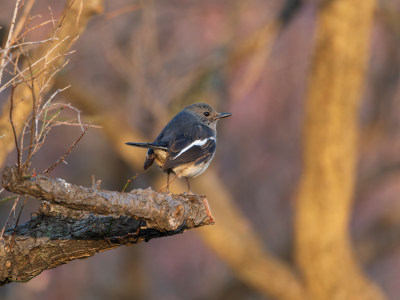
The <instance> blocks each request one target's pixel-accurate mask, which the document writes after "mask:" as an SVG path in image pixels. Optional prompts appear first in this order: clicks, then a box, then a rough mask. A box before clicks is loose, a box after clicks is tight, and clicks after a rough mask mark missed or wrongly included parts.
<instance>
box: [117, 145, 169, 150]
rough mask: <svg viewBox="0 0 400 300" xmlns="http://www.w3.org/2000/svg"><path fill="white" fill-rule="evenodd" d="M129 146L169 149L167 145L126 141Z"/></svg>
mask: <svg viewBox="0 0 400 300" xmlns="http://www.w3.org/2000/svg"><path fill="white" fill-rule="evenodd" d="M125 144H126V145H129V146H134V147H140V148H147V149H161V150H168V148H167V147H164V146H160V145H156V144H153V143H125Z"/></svg>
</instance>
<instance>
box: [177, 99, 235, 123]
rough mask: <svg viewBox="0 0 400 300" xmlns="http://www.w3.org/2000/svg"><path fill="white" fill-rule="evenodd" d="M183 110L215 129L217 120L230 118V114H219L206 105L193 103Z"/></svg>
mask: <svg viewBox="0 0 400 300" xmlns="http://www.w3.org/2000/svg"><path fill="white" fill-rule="evenodd" d="M185 110H186V111H188V112H190V113H192V114H194V115H195V116H197V117H198V118H199V119H200V120H201V121H202V122H203V123H205V124H207V125H208V126H210V127H212V128H214V129H215V127H216V125H217V122H218V120H219V119H222V118H226V117H229V116H231V115H232V114H231V113H219V112H217V111H216V110H215V109H214V108H212V107H211V106H210V105H208V104H206V103H195V104H192V105H189V106H187V107H185Z"/></svg>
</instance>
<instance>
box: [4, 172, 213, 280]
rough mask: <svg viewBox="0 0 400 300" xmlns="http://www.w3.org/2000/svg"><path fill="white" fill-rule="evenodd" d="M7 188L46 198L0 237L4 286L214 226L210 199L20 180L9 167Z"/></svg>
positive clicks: (37, 179)
mask: <svg viewBox="0 0 400 300" xmlns="http://www.w3.org/2000/svg"><path fill="white" fill-rule="evenodd" d="M3 187H4V188H5V189H7V190H8V191H11V192H14V193H18V194H23V195H29V196H33V197H35V198H38V199H41V200H47V201H49V202H47V201H46V202H44V203H43V204H42V205H41V208H40V210H39V212H38V215H37V216H36V217H34V218H33V219H32V220H30V221H29V222H27V223H26V224H24V225H20V226H17V227H15V228H9V229H7V230H6V231H5V234H4V236H3V237H4V238H3V239H1V240H0V266H2V268H0V284H5V283H8V282H12V281H26V280H29V279H31V278H33V277H34V276H36V275H38V274H39V273H41V272H42V271H44V270H46V269H50V268H54V267H57V266H59V265H61V264H65V263H68V262H69V261H71V260H74V259H78V258H86V257H89V256H92V255H94V254H95V253H97V252H100V251H104V250H108V249H111V248H115V247H117V246H120V245H126V244H131V243H138V242H141V241H148V240H150V239H152V238H156V237H162V236H168V235H173V234H178V233H182V232H183V231H185V230H186V229H191V228H195V227H198V226H202V225H207V224H212V223H213V218H212V216H211V213H210V210H209V207H208V203H207V199H206V198H205V197H204V196H197V195H192V194H182V195H173V194H166V193H156V192H154V191H153V190H151V189H150V188H149V189H146V190H141V189H139V190H133V191H132V192H130V193H118V192H114V191H105V190H100V189H98V188H97V187H92V188H85V187H81V186H75V185H72V184H69V183H67V182H65V181H64V180H61V179H50V178H48V177H45V176H36V177H31V178H26V177H25V178H21V177H19V176H18V175H17V173H16V170H15V169H14V168H10V167H7V168H6V169H5V171H4V174H3Z"/></svg>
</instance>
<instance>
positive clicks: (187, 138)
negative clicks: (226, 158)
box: [163, 124, 216, 170]
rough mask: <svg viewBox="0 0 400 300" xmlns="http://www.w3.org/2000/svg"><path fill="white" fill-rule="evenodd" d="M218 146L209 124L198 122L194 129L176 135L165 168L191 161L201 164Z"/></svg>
mask: <svg viewBox="0 0 400 300" xmlns="http://www.w3.org/2000/svg"><path fill="white" fill-rule="evenodd" d="M215 148H216V140H215V135H214V132H213V131H212V130H211V129H210V128H209V127H207V126H205V125H202V124H196V125H195V126H193V128H192V130H189V131H187V132H185V133H183V134H180V135H178V136H176V138H175V139H174V140H173V142H172V143H171V144H170V146H169V150H168V156H167V161H166V163H165V165H164V166H163V169H164V170H168V169H172V168H175V167H177V166H180V165H183V164H187V163H191V162H193V163H194V164H200V163H202V162H205V161H207V160H209V159H210V158H211V157H212V156H213V154H214V152H215Z"/></svg>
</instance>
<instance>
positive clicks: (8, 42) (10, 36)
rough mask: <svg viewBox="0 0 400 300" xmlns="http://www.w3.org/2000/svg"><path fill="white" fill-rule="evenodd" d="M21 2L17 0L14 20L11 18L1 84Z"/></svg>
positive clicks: (3, 59) (1, 68)
mask: <svg viewBox="0 0 400 300" xmlns="http://www.w3.org/2000/svg"><path fill="white" fill-rule="evenodd" d="M20 2H21V0H17V1H16V2H15V8H14V14H13V17H12V20H11V25H10V31H9V32H8V37H7V41H6V45H5V52H4V53H3V56H2V58H1V65H0V84H1V80H2V77H3V70H4V64H5V61H6V57H7V56H8V52H9V51H10V49H9V47H10V43H11V39H12V37H13V32H14V26H15V20H16V19H17V13H18V9H19V4H20Z"/></svg>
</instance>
